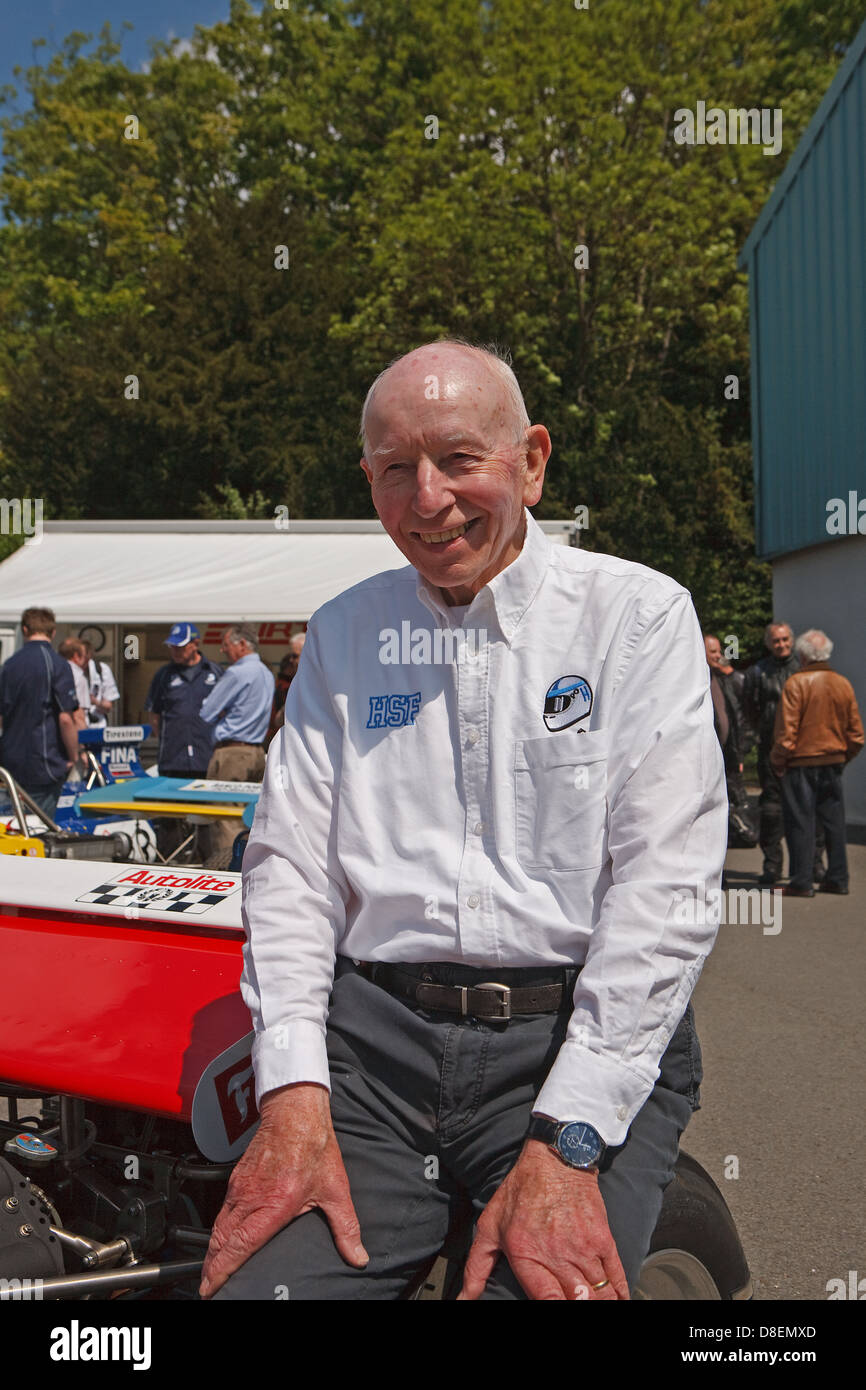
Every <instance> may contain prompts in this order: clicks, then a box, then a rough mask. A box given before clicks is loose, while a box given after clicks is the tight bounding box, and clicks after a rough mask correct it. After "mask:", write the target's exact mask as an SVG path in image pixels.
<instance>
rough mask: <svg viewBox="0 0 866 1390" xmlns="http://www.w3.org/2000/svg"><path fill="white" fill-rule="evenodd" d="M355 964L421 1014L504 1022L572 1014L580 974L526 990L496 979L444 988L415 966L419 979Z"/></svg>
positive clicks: (513, 973)
mask: <svg viewBox="0 0 866 1390" xmlns="http://www.w3.org/2000/svg"><path fill="white" fill-rule="evenodd" d="M360 964H361V969H362V972H363V973H364V974H365V975H366V976H367V979H369V980H372V982H373V984H376V985H380V986H381V988H382V989H386V990H387V991H388V993H389V994H394V995H397V997H398V998H400V999H410V1000H412V1002H413V1003H416V1004H420V1005H421V1006H422V1007H423V1008H426V1009H434V1010H442V1011H443V1012H445V1013H454V1014H458V1015H459V1016H460V1018H467V1017H468V1018H491V1019H500V1020H503V1021H507V1020H508V1019H509V1018H513V1017H515V1016H516V1015H521V1014H553V1013H558V1012H559V1010H560V1009H571V1007H572V1003H573V996H574V982H575V980H576V979H577V976H578V974H579V968H578V967H563V968H562V969H559V970H554V971H549V972H547V980H541V981H538V980H536V981H535V982H534V983H532V984H526V985H521V984H503V983H502V982H501V981H500V980H495V979H494V980H483V979H482V980H479V982H478V983H477V984H466V985H456V984H455V985H443V984H436V983H435V982H434V981H433V980H432V978H430V975H429V973H428V972H429V970H430V968H431V967H427V968H425V967H423V966H420V967H419V966H416V967H415V969H418V970H419V971H420V972H421V974H420V976H419V975H414V974H409V973H408V972H407V971H406V970H401V968H400V967H399V966H397V965H387V964H384V963H382V962H377V961H362V962H361V963H360ZM433 968H435V967H433ZM491 973H493V972H491ZM499 973H500V974H505V975H508V976H509V977H510V978H512V979H515V978H516V979H519V978H520V977H521V976H527V975H535V976H537V975H538V973H539V972H538V970H537V969H536V968H532V969H527V970H525V971H524V970H518V969H515V968H513V967H512V968H510V969H508V970H503V971H500V972H499ZM425 974H426V975H427V978H426V979H425V978H424V975H425ZM477 974H478V975H481V974H482V971H480V970H479V971H477Z"/></svg>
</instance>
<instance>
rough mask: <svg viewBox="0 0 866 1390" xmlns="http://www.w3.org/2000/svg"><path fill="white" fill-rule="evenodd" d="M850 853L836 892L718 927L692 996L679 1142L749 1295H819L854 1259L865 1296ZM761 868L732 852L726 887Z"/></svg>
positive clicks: (861, 1016) (860, 909) (861, 928)
mask: <svg viewBox="0 0 866 1390" xmlns="http://www.w3.org/2000/svg"><path fill="white" fill-rule="evenodd" d="M848 861H849V866H850V870H851V885H850V890H851V891H850V895H849V896H848V897H838V896H832V895H830V894H829V893H818V892H816V894H815V896H814V898H778V899H777V900H776V903H775V907H776V910H777V911H778V910H779V909H781V917H778V916H777V917H776V921H775V923H773V924H771V926H770V930H769V931H765V929H764V926H763V925H761V924H757V923H753V924H749V923H748V921H746V922H742V923H739V924H738V923H736V922H730V921H729V922H728V923H727V924H724V925H722V926H720V928H719V934H718V937H717V940H716V945H715V947H714V949H713V952H712V954H711V956H710V958H709V960H708V961H707V964H706V965H705V967H704V971H703V974H702V975H701V978H700V980H699V981H698V985H697V988H696V990H695V993H694V996H693V1002H694V1008H695V1019H696V1023H697V1029H698V1035H699V1037H700V1040H701V1047H702V1051H703V1059H704V1084H703V1086H702V1088H701V1103H702V1108H701V1110H700V1111H698V1113H697V1114H696V1115H695V1116H694V1117H693V1119H692V1121H691V1123H690V1124H689V1127H688V1129H687V1130H686V1133H685V1135H684V1136H683V1141H682V1147H683V1148H684V1149H686V1150H687V1152H689V1153H690V1154H692V1155H693V1157H695V1158H696V1159H698V1161H699V1162H700V1163H702V1164H703V1165H704V1167H705V1168H706V1169H707V1171H708V1172H709V1174H710V1175H711V1177H712V1178H713V1179H714V1181H715V1182H716V1183H717V1185H718V1186H719V1188H720V1189H721V1191H722V1194H723V1196H724V1198H725V1200H726V1202H727V1203H728V1206H729V1207H730V1209H731V1212H732V1213H733V1215H734V1218H735V1220H736V1223H737V1229H738V1230H739V1233H740V1237H741V1239H742V1242H743V1247H744V1249H745V1252H746V1257H747V1259H748V1261H749V1265H750V1268H751V1271H752V1279H753V1282H754V1288H755V1297H756V1298H757V1299H761V1298H764V1299H768V1298H781V1299H827V1298H828V1297H829V1292H828V1289H827V1284H828V1281H830V1280H832V1279H842V1280H844V1281H845V1284H846V1287H847V1286H848V1285H849V1279H850V1271H852V1270H856V1271H858V1273H857V1276H856V1279H855V1281H854V1282H855V1283H856V1282H857V1280H859V1279H864V1283H863V1286H862V1289H861V1291H860V1292H861V1296H866V1201H864V1181H863V1174H864V1158H866V1080H864V1062H863V1053H864V1047H863V1041H864V1025H866V1003H864V1001H866V979H864V975H866V971H864V932H866V907H864V904H866V846H862V845H849V846H848ZM760 870H761V853H760V850H757V849H755V850H732V851H730V852H729V854H728V858H727V882H728V887H729V888H733V889H735V888H746V889H748V888H754V887H755V886H756V880H757V876H758V874H759V873H760ZM727 896H728V901H729V904H730V898H731V895H730V893H728V895H727ZM768 906H769V904H768ZM731 915H732V913H731V910H730V907H729V911H728V916H729V917H730V916H731ZM742 915H743V916H745V915H746V914H745V913H743V914H742ZM766 915H767V916H769V912H768V913H767V914H766ZM779 925H781V930H779V931H778V932H777V933H775V934H774V932H775V928H776V927H777V926H779ZM732 1159H736V1160H737V1162H736V1163H734V1162H732V1161H731V1160H732ZM737 1172H738V1176H734V1173H737ZM726 1173H727V1174H729V1175H730V1176H726ZM831 1287H832V1286H831Z"/></svg>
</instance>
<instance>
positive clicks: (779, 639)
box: [767, 623, 794, 661]
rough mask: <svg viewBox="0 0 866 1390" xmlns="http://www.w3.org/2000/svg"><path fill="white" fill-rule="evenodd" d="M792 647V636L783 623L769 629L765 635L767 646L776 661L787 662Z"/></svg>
mask: <svg viewBox="0 0 866 1390" xmlns="http://www.w3.org/2000/svg"><path fill="white" fill-rule="evenodd" d="M793 645H794V635H793V633H792V632H791V629H790V628H789V627H786V625H785V624H784V623H778V624H777V625H776V626H774V627H771V628H770V630H769V632H768V633H767V646H768V647H769V649H770V651H771V652H772V653H773V656H774V657H775V658H776V660H777V661H787V659H788V657H789V656H790V655H791V648H792V647H793Z"/></svg>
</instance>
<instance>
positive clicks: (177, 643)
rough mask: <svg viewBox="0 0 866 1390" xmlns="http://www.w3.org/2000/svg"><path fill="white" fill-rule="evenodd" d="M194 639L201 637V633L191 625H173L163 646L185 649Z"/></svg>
mask: <svg viewBox="0 0 866 1390" xmlns="http://www.w3.org/2000/svg"><path fill="white" fill-rule="evenodd" d="M196 637H201V633H200V632H199V630H198V628H197V627H194V626H193V624H192V623H175V625H174V627H173V628H172V630H171V632H170V633H169V634H168V636H167V637H166V639H165V642H164V643H163V645H164V646H166V647H185V646H186V644H187V642H192V641H194V640H195V638H196Z"/></svg>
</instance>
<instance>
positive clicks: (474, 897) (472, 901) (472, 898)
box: [466, 893, 481, 907]
mask: <svg viewBox="0 0 866 1390" xmlns="http://www.w3.org/2000/svg"><path fill="white" fill-rule="evenodd" d="M466 902H467V903H468V905H469V907H478V905H479V903H480V902H481V899H480V898H479V896H478V894H477V893H470V894H469V897H468V898H467V899H466Z"/></svg>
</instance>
